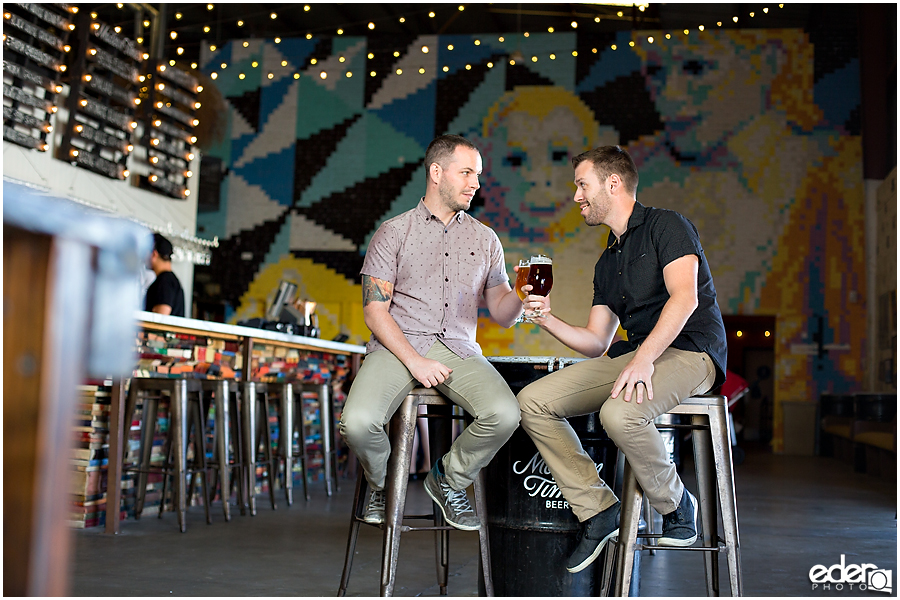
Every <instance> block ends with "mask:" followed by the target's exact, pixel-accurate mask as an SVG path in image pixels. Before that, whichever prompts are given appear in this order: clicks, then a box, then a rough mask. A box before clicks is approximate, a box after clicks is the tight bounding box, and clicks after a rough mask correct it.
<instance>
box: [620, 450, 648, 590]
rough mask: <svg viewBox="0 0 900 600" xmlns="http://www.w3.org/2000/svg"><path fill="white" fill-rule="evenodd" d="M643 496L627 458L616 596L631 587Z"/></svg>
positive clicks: (623, 484) (623, 483)
mask: <svg viewBox="0 0 900 600" xmlns="http://www.w3.org/2000/svg"><path fill="white" fill-rule="evenodd" d="M643 497H644V493H643V492H642V491H641V488H640V486H639V485H638V483H637V479H636V478H635V477H634V474H633V473H632V471H631V465H630V464H629V463H628V461H627V460H626V461H625V469H624V479H623V482H622V505H621V506H622V512H621V514H620V515H619V543H618V548H617V549H616V554H617V555H616V585H615V589H614V594H613V595H615V596H627V595H628V591H629V590H630V589H631V573H632V570H633V568H634V551H635V544H636V543H637V530H638V525H639V523H640V520H641V503H642V501H643Z"/></svg>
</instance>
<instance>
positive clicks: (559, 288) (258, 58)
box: [198, 30, 866, 450]
mask: <svg viewBox="0 0 900 600" xmlns="http://www.w3.org/2000/svg"><path fill="white" fill-rule="evenodd" d="M651 38H652V41H651ZM245 44H246V46H245ZM519 54H521V57H522V59H521V60H515V61H511V60H510V56H511V55H512V56H516V57H517V58H518V55H519ZM513 62H514V63H515V64H513ZM223 64H224V65H226V67H223V66H222V65H223ZM201 68H202V70H203V71H204V73H206V74H207V75H211V74H212V73H214V72H215V73H216V79H215V85H216V86H217V87H218V88H219V91H220V92H221V93H222V95H223V96H224V97H225V98H226V99H227V102H228V107H229V119H228V131H229V135H228V136H227V138H226V139H225V141H224V142H222V143H221V144H219V145H218V146H217V147H215V148H213V149H211V150H210V151H209V152H208V154H210V155H213V156H216V157H218V158H221V159H222V160H223V162H224V164H225V165H226V166H227V172H226V177H225V179H224V181H223V185H222V193H221V198H220V205H219V209H218V210H217V211H214V212H209V213H201V214H200V215H199V217H198V225H199V226H201V227H203V231H204V235H206V236H212V235H218V236H219V238H220V240H221V242H220V244H221V245H220V248H219V249H218V251H217V253H216V254H214V257H213V264H212V265H211V266H210V272H211V274H212V276H213V279H214V280H215V281H217V282H220V284H221V286H222V290H223V295H224V297H225V298H226V300H227V301H228V302H229V303H231V304H232V306H233V309H234V310H233V314H231V315H230V319H229V320H231V321H238V320H243V319H246V318H251V317H258V316H262V314H263V312H264V311H265V306H266V303H267V301H268V300H269V299H270V298H271V296H272V295H273V293H274V291H275V289H276V288H277V286H278V282H279V281H280V280H281V279H288V280H291V281H293V282H294V283H296V284H297V285H298V286H299V290H300V294H301V295H302V296H304V297H307V298H311V299H313V300H316V301H317V302H318V303H319V309H318V312H319V313H320V315H321V316H320V320H321V329H322V335H323V337H326V338H331V337H332V336H333V335H334V334H336V333H339V332H343V333H346V334H347V335H349V336H350V340H351V341H353V342H357V343H363V342H364V341H365V340H366V339H367V338H368V335H369V333H368V330H367V329H366V327H365V324H364V323H363V319H362V305H361V295H362V294H361V290H360V286H359V269H360V267H361V265H362V260H363V256H364V254H365V249H366V245H367V242H368V240H369V238H370V236H371V235H372V234H373V233H374V231H375V229H376V228H377V227H378V225H379V224H380V223H381V222H382V221H384V220H385V219H387V218H389V217H392V216H394V215H397V214H399V213H401V212H403V211H405V210H408V209H409V208H412V207H413V206H415V204H416V202H417V201H418V199H419V198H420V197H421V195H422V194H423V193H424V176H425V172H424V169H423V168H422V165H421V161H422V159H423V157H424V153H425V148H426V147H427V145H428V142H429V141H430V140H431V139H432V138H433V137H434V136H435V135H438V134H441V133H458V134H462V135H464V136H466V137H468V138H469V139H471V140H472V141H473V142H474V143H475V144H476V146H477V147H479V148H480V149H481V151H482V155H483V158H484V173H483V176H482V188H481V190H480V191H479V193H478V196H477V197H476V200H475V202H474V204H473V207H472V209H471V213H472V214H473V216H475V217H476V218H478V219H480V220H481V221H483V222H485V223H487V224H488V225H490V226H492V227H493V228H494V229H495V230H496V231H497V233H498V235H499V236H500V239H501V241H502V242H503V245H504V249H505V252H506V262H507V268H508V269H509V271H510V272H512V266H513V265H514V264H517V262H518V260H519V259H520V258H523V257H528V256H530V255H531V254H534V253H538V252H540V253H544V254H548V255H550V256H551V257H553V259H554V278H555V292H554V304H553V305H554V312H555V313H556V314H557V315H559V316H561V317H562V318H564V319H566V320H567V321H569V322H572V323H576V324H578V323H584V322H586V319H587V314H588V310H589V306H590V303H591V298H592V284H591V277H592V273H593V265H594V262H595V261H596V259H597V256H598V255H599V253H600V252H601V251H602V249H603V248H604V247H605V241H606V236H607V234H608V230H607V229H606V228H605V227H597V228H589V227H587V226H585V225H584V223H583V220H582V219H581V217H580V216H579V214H578V210H577V207H576V205H575V203H574V202H573V201H572V197H573V195H574V185H573V184H572V168H571V162H570V161H571V158H572V157H573V156H575V155H577V154H579V153H580V152H582V151H584V150H586V149H588V148H591V147H595V146H598V145H603V144H614V143H618V144H621V145H623V146H624V147H626V148H627V149H628V150H629V152H630V153H631V154H632V156H633V157H634V158H635V162H636V163H637V166H638V169H639V173H640V184H639V187H638V199H639V200H640V201H641V202H642V203H644V204H646V205H650V206H659V207H665V208H672V209H674V210H677V211H679V212H681V213H682V214H684V215H685V216H687V217H688V218H689V219H690V220H691V221H692V222H693V223H694V224H695V225H696V226H697V228H698V230H699V231H700V236H701V240H702V242H703V245H704V249H705V251H706V255H707V257H708V260H709V262H710V267H711V269H712V273H713V276H714V280H715V284H716V288H717V291H718V294H719V303H720V306H721V308H722V311H723V313H725V314H759V315H775V316H776V319H777V320H776V323H777V331H776V337H777V342H776V369H775V380H776V398H775V401H776V409H775V417H774V418H775V424H774V427H775V432H774V435H775V449H776V450H779V449H780V438H781V435H782V425H781V421H780V419H781V414H780V409H779V407H778V405H779V403H780V402H781V401H783V400H814V399H816V398H817V397H818V394H819V393H820V392H823V391H834V392H841V391H853V390H855V389H856V388H857V387H858V385H859V384H860V382H861V381H862V378H863V376H864V374H863V370H862V365H863V360H862V359H863V355H864V352H865V347H866V344H865V339H864V338H865V331H866V328H865V310H866V304H865V302H866V298H865V291H866V289H865V269H864V260H865V257H864V248H865V244H864V239H863V235H864V225H863V219H864V213H863V207H864V199H863V184H862V149H861V142H860V136H859V104H860V96H859V61H858V49H857V42H856V40H855V39H846V38H841V37H839V36H838V37H837V38H836V37H835V36H833V35H831V36H816V35H815V34H809V33H806V32H804V31H801V30H720V31H716V32H705V33H701V32H692V33H691V34H690V35H687V36H681V35H678V36H674V35H673V36H672V37H671V39H666V38H665V33H664V32H646V31H644V32H620V33H617V34H612V33H611V34H608V35H606V36H605V37H603V36H579V35H576V34H574V33H571V34H532V35H530V36H528V37H525V36H524V35H515V34H510V35H505V36H481V37H478V36H468V35H466V36H455V35H451V36H421V37H418V38H415V39H409V40H397V39H396V38H391V39H383V38H377V37H372V38H353V37H348V38H344V37H335V38H321V39H320V38H315V37H313V38H311V39H305V38H299V39H282V40H280V41H279V42H277V43H276V41H275V40H248V41H247V42H242V41H234V42H230V43H229V44H227V45H225V46H223V47H221V48H219V49H217V50H216V51H215V52H207V53H206V55H205V57H204V60H203V64H202V66H201ZM820 322H821V323H822V324H823V325H822V326H821V330H820V325H819V323H820ZM817 336H821V337H822V339H823V342H824V343H826V344H837V345H839V346H841V347H843V348H848V349H846V350H843V351H837V352H831V353H829V354H828V355H826V356H823V357H818V356H812V355H809V354H807V353H804V352H803V351H802V348H803V345H805V344H809V343H811V342H812V341H813V339H814V338H816V337H817ZM479 343H480V344H481V345H482V348H483V351H484V353H485V354H486V355H511V354H517V355H519V354H532V355H558V356H572V355H573V353H572V352H571V351H570V350H568V349H566V348H565V347H564V346H562V345H561V344H559V343H558V342H556V341H555V340H553V339H552V338H551V337H550V336H548V335H546V334H544V333H542V332H540V331H539V330H538V329H537V328H536V327H534V326H531V325H517V326H515V327H514V328H512V329H502V328H499V327H497V326H495V325H494V324H492V322H490V321H489V319H488V318H487V314H486V313H485V315H484V317H483V318H481V319H479Z"/></svg>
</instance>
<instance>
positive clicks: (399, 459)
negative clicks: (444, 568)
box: [381, 396, 447, 596]
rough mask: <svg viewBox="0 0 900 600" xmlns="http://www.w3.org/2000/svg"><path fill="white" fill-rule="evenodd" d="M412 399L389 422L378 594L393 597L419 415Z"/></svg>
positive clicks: (403, 404)
mask: <svg viewBox="0 0 900 600" xmlns="http://www.w3.org/2000/svg"><path fill="white" fill-rule="evenodd" d="M417 408H418V407H417V406H416V404H415V403H414V402H413V400H412V398H411V397H409V396H407V398H406V399H405V400H404V401H403V403H402V404H401V405H400V408H399V409H398V410H397V413H396V414H395V415H394V417H393V418H392V419H391V423H390V428H391V432H390V436H391V440H394V446H393V448H391V456H390V458H389V459H388V467H387V481H389V482H391V484H392V485H390V486H388V487H387V490H386V491H387V494H386V498H385V510H384V546H383V548H384V550H383V553H382V561H381V595H382V596H392V595H393V594H394V581H395V580H396V575H397V558H398V557H399V555H400V533H401V527H402V525H403V511H404V509H405V508H406V490H407V487H408V485H409V475H408V470H409V461H410V457H411V450H412V442H413V434H414V433H415V426H416V423H415V418H416V413H417V412H418V410H417ZM446 585H447V583H446V580H444V581H443V582H442V585H441V589H442V591H443V590H445V589H446Z"/></svg>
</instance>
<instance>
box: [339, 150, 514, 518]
mask: <svg viewBox="0 0 900 600" xmlns="http://www.w3.org/2000/svg"><path fill="white" fill-rule="evenodd" d="M481 165H482V162H481V154H480V153H479V152H478V150H477V149H476V148H475V146H474V145H472V143H471V142H469V141H468V140H466V139H465V138H462V137H459V136H455V135H444V136H440V137H438V138H436V139H435V140H433V141H432V142H431V144H429V146H428V149H427V150H426V152H425V168H426V169H427V178H426V191H425V196H424V197H423V198H422V199H421V200H420V201H419V204H418V205H417V206H416V207H415V208H414V209H412V210H410V211H407V212H405V213H403V214H401V215H399V216H397V217H394V218H392V219H389V220H388V221H386V222H384V223H383V224H382V225H381V227H379V228H378V231H376V232H375V235H374V236H373V237H372V240H371V242H369V247H368V249H367V251H366V258H365V261H364V263H363V267H362V270H361V274H362V287H363V312H364V316H365V321H366V325H367V326H368V327H369V329H370V330H371V331H372V338H371V339H370V341H369V343H368V345H367V348H366V359H365V361H364V362H363V365H362V367H361V368H360V370H359V373H358V374H357V376H356V379H355V380H354V382H353V386H352V387H351V389H350V393H349V395H348V397H347V402H346V403H345V405H344V411H343V418H342V419H341V434H342V435H343V436H344V440H345V441H346V442H347V445H348V446H349V447H350V448H351V449H352V450H353V451H354V452H355V453H356V455H357V457H358V458H359V461H360V464H361V465H362V468H363V471H364V472H365V476H366V480H367V481H368V483H369V486H370V488H371V493H370V495H369V500H368V506H367V509H366V513H365V516H364V519H365V520H366V521H367V522H369V523H382V522H384V480H385V474H386V470H387V461H388V456H389V455H390V452H391V447H390V442H389V439H388V436H387V434H386V433H385V430H384V427H385V425H386V424H387V423H388V421H390V419H391V416H392V415H393V414H394V412H395V411H396V410H397V408H398V407H399V406H400V403H401V402H402V401H403V399H404V398H405V397H406V395H407V394H408V393H409V391H410V390H411V389H412V388H413V387H414V386H416V385H423V386H425V387H436V388H437V389H438V390H440V391H441V393H442V394H444V395H445V396H446V397H447V398H449V399H450V400H452V401H453V402H455V403H456V404H458V405H459V406H461V407H463V408H464V409H465V410H466V412H468V413H469V414H470V415H471V416H472V417H474V421H473V422H472V424H470V425H469V426H468V427H466V429H465V430H464V431H463V433H462V434H461V435H460V436H459V437H458V438H457V439H456V441H455V442H454V443H453V445H452V446H451V447H450V451H449V452H448V453H447V454H446V455H444V456H443V457H442V458H439V459H438V460H437V461H436V462H435V464H434V467H433V468H432V469H431V471H430V472H429V473H428V476H427V477H426V478H425V490H426V491H427V492H428V495H429V496H431V498H432V499H433V500H434V501H435V502H436V503H437V504H438V506H440V507H441V510H442V512H443V513H444V517H445V518H446V519H447V522H448V523H450V524H451V525H453V526H454V527H456V528H458V529H465V530H475V529H478V528H479V521H478V518H477V517H476V516H475V514H474V511H473V510H472V508H471V505H470V504H469V500H468V498H467V496H466V492H465V489H466V488H467V487H468V486H469V485H470V484H471V483H472V482H473V480H474V479H475V476H476V475H477V474H478V471H479V470H481V468H482V467H484V466H485V465H487V464H488V462H490V460H491V458H493V456H494V454H496V452H497V451H498V450H499V449H500V448H501V447H502V446H503V444H505V443H506V441H507V440H508V439H509V438H510V436H511V435H512V433H513V431H515V429H516V427H518V425H519V406H518V402H517V401H516V397H515V396H514V395H513V393H512V392H511V391H510V389H509V386H508V385H507V384H506V382H505V381H504V380H503V378H502V377H500V375H499V374H498V373H497V371H496V370H495V369H494V368H493V367H492V366H491V364H490V363H489V362H488V361H487V360H486V359H485V358H484V356H482V355H481V347H480V346H479V345H478V343H477V342H476V341H475V330H476V326H477V321H478V306H479V303H480V302H481V301H482V300H483V302H484V303H485V305H486V306H487V308H488V310H489V311H490V314H491V317H492V318H493V319H494V320H495V321H496V322H497V323H499V324H500V325H502V326H503V327H511V326H512V325H513V323H514V322H515V319H516V318H517V317H518V316H519V315H520V314H521V312H522V303H521V301H520V300H519V298H518V296H517V295H516V294H515V292H513V290H512V288H511V287H510V285H509V278H508V277H507V274H506V266H505V262H504V258H503V248H502V247H501V245H500V240H499V239H498V238H497V234H496V233H494V231H493V230H492V229H490V228H489V227H487V226H485V225H483V224H481V223H480V222H478V221H477V220H476V219H474V218H472V217H471V216H469V215H468V214H466V212H465V211H466V210H467V209H468V208H469V206H470V205H471V203H472V198H473V197H474V196H475V192H476V191H477V190H478V188H479V187H480V186H479V183H478V177H479V175H480V174H481Z"/></svg>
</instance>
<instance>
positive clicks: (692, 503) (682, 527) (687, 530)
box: [656, 488, 697, 548]
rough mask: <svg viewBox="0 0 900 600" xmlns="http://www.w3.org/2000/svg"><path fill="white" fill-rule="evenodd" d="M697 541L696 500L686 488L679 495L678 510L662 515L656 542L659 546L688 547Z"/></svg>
mask: <svg viewBox="0 0 900 600" xmlns="http://www.w3.org/2000/svg"><path fill="white" fill-rule="evenodd" d="M696 541H697V499H696V498H694V497H693V496H692V495H691V493H690V492H689V491H687V488H685V489H684V493H683V494H682V495H681V502H679V503H678V508H676V509H675V510H673V511H672V512H670V513H669V514H667V515H663V530H662V537H660V538H659V540H658V541H657V542H656V543H657V544H659V545H660V546H676V547H680V548H681V547H685V546H690V545H691V544H693V543H694V542H696Z"/></svg>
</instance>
